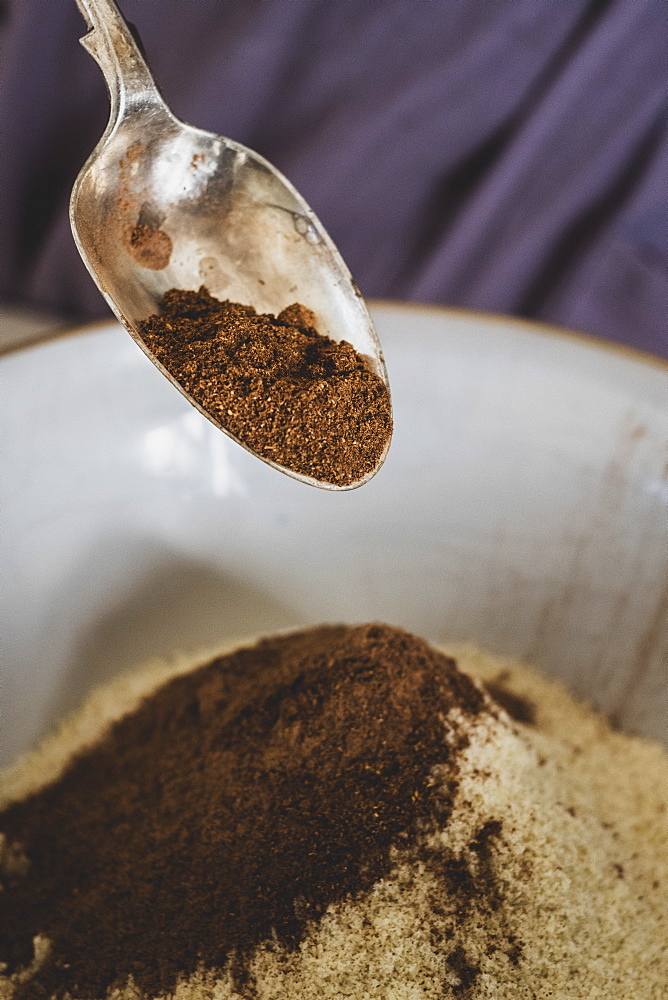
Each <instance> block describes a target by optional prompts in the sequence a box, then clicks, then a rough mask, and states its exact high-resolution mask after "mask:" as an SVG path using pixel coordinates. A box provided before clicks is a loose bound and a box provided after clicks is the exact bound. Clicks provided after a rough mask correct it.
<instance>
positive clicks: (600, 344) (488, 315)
mask: <svg viewBox="0 0 668 1000" xmlns="http://www.w3.org/2000/svg"><path fill="white" fill-rule="evenodd" d="M366 302H367V303H368V305H369V307H370V308H371V309H372V310H373V309H374V307H378V308H381V309H397V310H400V311H403V312H425V313H434V314H436V315H438V316H443V317H459V318H461V319H469V320H470V319H477V320H482V321H483V322H484V323H494V324H498V325H503V326H508V325H509V324H510V325H514V326H519V327H522V329H523V330H526V331H527V332H529V331H533V332H534V333H538V334H541V335H544V336H547V337H552V338H558V339H561V340H567V341H569V342H570V343H579V344H581V345H584V346H586V347H590V348H591V347H593V348H598V349H599V350H601V351H604V352H607V353H612V354H616V355H618V356H619V355H621V356H622V357H625V358H627V359H628V360H632V361H635V362H641V363H644V364H647V365H650V366H651V367H653V368H658V369H659V370H660V371H663V372H666V373H667V374H668V358H661V357H659V355H657V354H651V353H650V352H649V351H643V350H640V349H639V348H637V347H630V346H629V345H627V344H620V343H618V342H617V341H613V340H606V339H605V338H604V337H599V336H596V335H595V334H592V333H583V332H581V331H579V330H572V329H569V328H568V327H562V326H557V325H556V324H553V323H546V322H543V321H542V320H534V319H526V318H525V317H524V316H514V315H512V314H511V313H495V312H486V311H484V310H482V309H465V308H461V307H459V306H447V305H440V304H439V303H433V302H412V301H408V300H404V299H383V298H368V299H366ZM116 325H118V326H120V324H119V323H118V320H117V319H116V318H115V317H114V316H113V315H112V314H111V313H110V314H109V316H108V317H102V318H100V319H96V320H89V321H88V322H86V323H79V324H75V325H74V326H66V325H65V324H64V323H63V324H60V325H58V326H56V327H54V329H53V330H49V331H47V332H46V333H42V334H38V335H36V336H35V337H33V338H30V339H28V340H27V341H24V342H23V343H20V344H16V345H14V346H11V347H8V348H2V347H0V357H9V356H10V355H14V354H19V353H23V352H25V351H30V350H32V349H33V348H36V347H41V346H42V345H44V344H48V343H51V342H53V341H56V340H64V339H65V338H66V337H73V336H80V335H82V334H87V333H95V331H96V330H101V329H104V328H105V327H109V326H116Z"/></svg>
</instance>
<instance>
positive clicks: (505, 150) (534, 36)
mask: <svg viewBox="0 0 668 1000" xmlns="http://www.w3.org/2000/svg"><path fill="white" fill-rule="evenodd" d="M121 6H122V8H123V12H124V13H125V15H126V16H127V17H128V18H129V19H130V20H131V21H133V22H134V23H135V24H136V26H137V27H138V29H139V31H140V34H141V36H142V40H143V42H144V46H145V48H146V52H147V57H148V61H149V65H150V66H151V68H152V70H153V72H154V75H155V77H156V79H157V81H158V84H159V86H160V88H161V90H162V92H163V94H164V97H165V99H166V100H167V102H168V104H170V105H171V107H172V108H173V109H174V111H175V112H176V114H178V115H179V116H180V117H181V118H183V119H184V120H186V121H189V122H191V123H193V124H195V125H198V126H201V127H203V128H206V129H210V130H211V131H214V132H218V133H220V134H222V135H227V136H230V137H231V138H233V139H236V140H238V141H240V142H243V143H245V144H246V145H248V146H250V147H252V148H253V149H256V150H257V151H258V152H260V153H262V154H263V155H264V156H266V157H267V158H268V159H270V160H271V161H272V162H273V163H275V164H276V165H277V166H278V167H280V169H281V170H282V171H283V172H284V173H285V174H286V175H287V176H288V177H289V178H290V179H291V180H292V181H293V182H294V184H295V185H296V186H297V188H298V189H299V190H300V191H301V192H302V193H303V195H304V196H305V197H306V199H307V200H308V202H309V203H310V204H311V205H312V207H313V208H314V209H315V211H316V212H317V214H318V215H319V216H320V218H321V219H322V221H323V223H324V224H325V226H326V227H327V229H328V230H329V232H330V233H331V235H332V237H333V238H334V240H335V242H336V243H337V244H338V246H339V248H340V250H341V252H342V254H343V256H344V258H345V259H346V262H347V263H348V265H349V267H350V269H351V270H352V272H353V274H354V275H355V277H356V279H357V281H358V284H359V285H360V287H361V289H362V291H363V293H364V294H365V295H367V296H381V297H385V298H396V299H414V300H419V301H426V302H437V303H446V304H450V305H457V306H465V307H471V308H475V309H484V310H491V311H500V312H506V313H515V314H517V315H522V316H527V317H535V318H538V319H542V320H546V321H549V322H552V323H557V324H561V325H563V326H567V327H572V328H576V329H580V330H583V331H589V332H591V333H594V334H598V335H600V336H603V337H607V338H609V339H611V340H616V341H619V342H622V343H627V344H631V345H634V346H637V347H640V348H643V349H645V350H649V351H653V352H655V353H657V354H661V355H665V356H668V328H667V322H666V320H667V306H668V270H667V265H668V206H667V201H666V196H667V193H668V131H667V127H666V119H665V96H666V56H667V52H668V45H667V42H668V30H667V17H668V14H667V7H666V5H665V0H498V2H497V0H189V2H184V0H121ZM84 30H85V29H84V22H83V20H82V18H81V16H80V14H79V12H78V10H77V7H76V4H75V2H74V0H8V2H7V3H6V9H5V16H4V19H3V23H2V26H1V27H0V99H1V100H2V113H1V118H0V127H1V128H2V141H1V143H0V212H1V219H0V222H1V228H0V250H1V253H0V296H1V297H2V298H3V299H4V300H5V301H13V302H23V303H30V304H35V305H41V306H47V307H51V308H55V309H58V310H60V311H64V312H67V313H68V314H69V315H71V316H72V317H82V318H83V317H90V316H97V315H104V314H105V312H106V306H105V304H104V302H103V300H102V298H101V297H100V295H99V293H98V292H97V289H96V288H95V286H94V285H93V283H92V281H91V279H90V278H89V276H88V274H87V272H86V271H85V269H84V267H83V264H82V263H81V261H80V260H79V257H78V254H77V252H76V249H75V247H74V244H73V241H72V237H71V235H70V231H69V224H68V218H67V205H68V198H69V191H70V188H71V185H72V182H73V180H74V178H75V176H76V174H77V172H78V170H79V168H80V166H81V165H82V163H83V161H84V159H85V158H86V156H87V155H88V154H89V153H90V151H91V150H92V149H93V147H94V145H95V144H96V142H97V140H98V138H99V136H100V134H101V132H102V130H103V128H104V124H105V122H106V118H107V113H108V103H107V96H106V92H105V88H104V83H103V80H102V76H101V74H100V71H99V69H98V67H97V66H96V64H95V63H94V62H93V60H92V59H91V58H90V56H88V55H87V53H86V52H84V50H83V49H82V48H81V47H80V46H79V44H78V39H79V37H80V36H81V35H82V34H83V33H84Z"/></svg>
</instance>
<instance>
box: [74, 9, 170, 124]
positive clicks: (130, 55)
mask: <svg viewBox="0 0 668 1000" xmlns="http://www.w3.org/2000/svg"><path fill="white" fill-rule="evenodd" d="M77 6H78V7H79V10H80V11H81V13H82V14H83V16H84V18H85V20H86V23H87V24H88V27H89V29H90V31H89V32H88V34H87V35H84V37H83V38H82V39H81V44H82V45H83V47H84V48H85V49H86V50H87V51H88V52H90V54H91V55H92V56H93V58H94V59H95V60H96V62H97V63H98V64H99V66H100V69H101V70H102V73H103V75H104V79H105V81H106V84H107V88H108V90H109V99H110V102H111V116H110V124H111V123H115V122H116V121H118V120H119V119H120V118H122V117H124V116H125V115H126V114H127V113H131V112H133V111H135V112H136V111H144V110H149V109H150V110H153V111H154V110H156V109H160V110H164V112H165V113H166V114H168V115H169V114H170V112H169V110H168V109H167V106H166V104H165V103H164V101H163V99H162V97H161V96H160V93H159V91H158V88H157V87H156V85H155V81H154V80H153V77H152V76H151V73H150V71H149V68H148V66H147V65H146V63H145V61H144V57H143V56H142V54H141V52H140V51H139V48H138V46H137V43H136V42H135V40H134V38H133V36H132V32H131V31H130V28H129V27H128V24H127V22H126V21H125V19H124V18H123V16H122V14H121V12H120V11H119V9H118V7H117V6H116V4H115V3H114V0H77Z"/></svg>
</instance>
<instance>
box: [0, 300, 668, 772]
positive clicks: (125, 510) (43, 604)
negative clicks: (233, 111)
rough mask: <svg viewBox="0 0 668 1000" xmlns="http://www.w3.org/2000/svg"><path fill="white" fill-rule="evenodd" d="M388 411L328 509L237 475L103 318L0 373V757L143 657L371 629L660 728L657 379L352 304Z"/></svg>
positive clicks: (666, 566)
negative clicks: (362, 463)
mask: <svg viewBox="0 0 668 1000" xmlns="http://www.w3.org/2000/svg"><path fill="white" fill-rule="evenodd" d="M372 311H373V315H374V318H375V321H376V324H377V328H378V332H379V334H380V337H381V341H382V344H383V347H384V349H385V355H386V359H387V365H388V371H389V374H390V380H391V384H392V390H393V399H394V405H395V416H396V433H395V439H394V443H393V445H392V448H391V451H390V455H389V457H388V459H387V462H386V464H385V466H384V468H383V469H382V470H381V472H380V473H379V475H378V476H377V477H376V479H375V480H373V481H372V482H371V483H370V484H369V485H367V486H365V487H363V488H362V489H360V490H357V491H355V492H352V493H344V494H338V493H329V492H324V491H320V490H316V489H313V488H309V487H306V486H303V485H300V484H299V483H296V482H294V481H293V480H290V479H288V478H286V477H285V476H281V475H280V474H278V473H276V472H274V471H273V470H271V469H270V468H268V467H267V466H265V465H264V464H262V463H261V462H259V461H257V460H255V459H253V458H251V457H250V456H249V455H248V454H247V453H245V452H244V451H243V450H242V449H241V448H239V447H238V446H236V445H234V444H233V443H232V442H231V441H229V440H228V439H227V438H226V437H225V436H224V435H222V434H220V433H219V432H217V431H215V429H214V428H213V427H212V426H211V425H210V424H209V423H208V422H207V421H206V420H205V419H204V418H203V417H201V416H200V415H199V414H198V413H197V412H196V411H195V410H193V409H192V408H191V407H189V406H188V404H187V403H186V402H185V400H184V399H183V398H182V397H181V396H180V395H179V394H178V393H176V392H175V391H174V389H173V388H172V387H171V386H170V385H169V384H168V382H167V381H166V380H165V379H164V378H163V377H162V376H161V375H160V374H159V373H158V371H157V370H156V369H155V368H154V367H153V366H152V365H151V363H150V362H149V361H148V360H147V359H146V358H145V357H144V355H143V354H142V353H141V351H139V349H138V348H137V347H136V345H135V344H134V343H133V342H132V340H131V339H130V338H129V337H128V336H127V334H126V333H125V332H124V331H123V330H122V329H121V327H120V326H118V325H116V324H115V323H109V324H106V325H102V326H99V327H97V328H94V329H88V330H87V331H83V332H77V331H74V332H73V335H69V336H66V337H64V338H60V339H57V340H54V341H52V342H49V343H46V344H44V345H42V346H39V347H36V348H30V349H27V350H23V351H19V352H16V353H14V354H10V355H8V356H7V357H6V358H5V359H4V360H3V362H2V367H3V370H4V377H3V395H2V410H3V425H4V434H3V444H2V448H3V455H2V462H3V505H2V513H3V517H2V531H3V547H2V561H3V567H4V576H5V581H6V582H5V587H4V590H5V594H4V608H3V614H2V625H3V631H4V636H3V644H2V656H3V677H4V684H3V690H4V693H3V716H4V722H3V730H4V738H3V759H4V761H5V762H6V761H8V760H9V759H11V758H12V757H13V756H14V755H15V754H16V753H17V752H19V751H21V750H23V749H25V748H26V747H28V746H29V745H30V744H32V743H34V741H35V740H36V739H37V738H38V737H39V736H40V735H41V734H43V732H44V730H45V728H46V727H47V726H49V725H50V724H51V723H52V722H53V720H54V719H55V718H56V717H57V716H59V715H61V714H62V713H63V712H64V711H66V710H67V709H69V708H71V707H73V706H74V705H75V704H76V703H77V702H78V701H79V700H80V698H81V696H82V694H83V693H84V692H85V691H86V690H88V689H89V688H90V687H91V686H92V685H95V684H98V683H100V682H101V681H103V680H105V679H107V678H109V677H110V676H112V675H113V674H115V673H116V672H118V671H119V670H124V669H127V668H129V667H131V666H133V665H135V664H136V663H138V662H140V661H142V660H144V659H146V658H149V657H151V656H153V655H164V654H169V653H171V652H173V651H174V650H176V649H192V648H197V647H204V646H211V645H212V644H215V643H217V642H219V641H224V640H227V639H230V638H236V637H239V636H249V635H254V634H258V633H266V632H270V631H272V630H275V629H277V628H283V627H286V626H293V625H295V626H299V625H305V624H310V623H316V622H321V621H349V622H355V621H366V620H371V619H376V620H384V621H387V622H390V623H393V624H398V625H402V626H404V627H406V628H408V629H411V630H413V631H415V632H416V633H418V634H420V635H422V636H425V637H426V638H428V639H431V640H436V641H438V640H444V639H447V640H452V641H460V640H475V641H477V642H479V643H481V644H483V645H485V646H487V647H488V648H490V649H492V650H495V651H498V652H501V653H508V654H514V655H518V656H520V657H525V658H528V659H530V660H532V661H534V662H536V663H538V664H539V665H541V666H542V667H544V668H545V670H546V671H548V672H549V673H551V674H554V675H557V676H559V677H561V678H563V679H564V680H565V681H566V683H567V684H568V685H569V686H570V687H571V688H572V689H574V690H575V691H577V692H579V693H580V694H582V695H584V696H585V697H586V698H588V699H590V700H591V701H593V702H594V703H596V704H597V705H598V706H600V707H601V708H602V709H604V710H605V711H607V712H610V713H612V714H614V716H615V717H616V718H617V719H618V720H619V721H620V723H621V724H622V725H624V726H625V727H626V728H628V729H629V730H631V731H634V732H640V733H643V734H646V735H651V736H655V737H658V738H661V739H666V738H667V736H668V732H667V729H668V727H667V720H668V680H667V676H666V664H667V663H668V622H667V613H666V607H667V604H668V600H667V586H668V584H667V579H668V530H667V519H666V510H667V504H668V482H667V474H668V470H667V468H666V461H667V457H668V413H667V402H668V367H667V366H665V365H663V364H662V363H659V362H656V363H653V362H652V361H651V360H650V359H647V358H643V357H641V356H639V355H633V354H631V353H630V352H622V351H619V350H615V349H612V348H609V347H605V346H603V345H601V344H599V343H597V342H594V341H588V340H585V339H582V338H577V337H574V336H572V335H568V334H563V333H560V332H558V331H552V332H550V331H548V330H547V329H546V328H543V327H539V326H535V325H533V324H528V323H523V322H520V321H517V320H510V319H507V320H506V319H493V318H492V317H489V316H481V315H476V314H467V313H458V312H452V311H448V310H444V309H436V308H435V309H430V308H420V307H411V306H398V305H390V304H376V305H375V307H374V308H373V309H372Z"/></svg>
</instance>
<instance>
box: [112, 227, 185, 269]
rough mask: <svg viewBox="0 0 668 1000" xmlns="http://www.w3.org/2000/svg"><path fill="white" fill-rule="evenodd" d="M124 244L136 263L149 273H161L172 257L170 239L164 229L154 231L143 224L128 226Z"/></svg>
mask: <svg viewBox="0 0 668 1000" xmlns="http://www.w3.org/2000/svg"><path fill="white" fill-rule="evenodd" d="M124 243H125V248H126V250H127V251H128V253H130V254H132V256H133V257H134V259H135V260H136V261H137V263H138V264H141V266H142V267H147V268H149V269H150V270H151V271H162V270H163V268H165V267H167V265H168V264H169V261H170V258H171V256H172V249H173V246H172V238H171V236H170V235H169V233H166V232H165V231H164V229H154V228H153V227H151V226H146V225H143V224H137V225H136V226H128V227H127V228H126V230H125V234H124Z"/></svg>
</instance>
